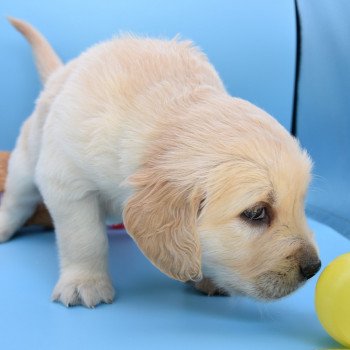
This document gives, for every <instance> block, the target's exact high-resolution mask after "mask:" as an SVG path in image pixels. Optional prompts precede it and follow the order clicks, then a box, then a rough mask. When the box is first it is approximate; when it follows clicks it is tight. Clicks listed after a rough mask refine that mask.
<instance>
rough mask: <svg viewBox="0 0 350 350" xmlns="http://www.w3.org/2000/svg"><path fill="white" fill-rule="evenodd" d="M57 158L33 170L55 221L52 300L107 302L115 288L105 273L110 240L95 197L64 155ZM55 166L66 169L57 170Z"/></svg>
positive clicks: (85, 181) (91, 304)
mask: <svg viewBox="0 0 350 350" xmlns="http://www.w3.org/2000/svg"><path fill="white" fill-rule="evenodd" d="M49 154H50V155H51V154H52V153H51V152H50V153H49ZM56 156H57V157H56V158H55V159H54V160H52V158H51V159H50V156H49V157H48V158H47V157H42V156H41V157H40V160H39V164H38V172H37V176H38V183H39V186H40V190H41V193H42V195H43V197H44V199H45V203H46V205H47V206H48V208H49V210H50V213H51V215H52V217H53V220H54V223H55V229H56V235H57V243H58V248H59V255H60V267H61V272H60V278H59V281H58V282H57V284H56V287H55V289H54V291H53V294H52V298H53V300H55V301H60V302H61V303H63V304H64V305H66V306H70V305H76V304H83V305H85V306H87V307H94V306H95V305H97V304H99V303H102V302H103V303H111V302H112V301H113V299H114V288H113V286H112V284H111V281H110V278H109V275H108V267H107V254H108V240H107V235H106V228H105V223H104V213H103V211H102V208H101V206H100V203H99V197H98V194H97V193H96V191H94V190H93V189H92V186H91V184H90V183H89V182H88V181H87V180H85V179H84V175H83V174H81V173H80V170H79V169H76V168H75V166H74V165H73V164H71V163H69V161H68V160H67V159H65V158H64V156H62V155H57V154H56ZM44 158H46V159H45V160H43V159H44ZM58 158H59V159H58ZM52 161H53V162H54V163H51V162H52ZM50 163H51V164H50ZM54 164H56V167H57V164H64V165H65V166H64V168H62V166H61V168H60V169H61V171H56V170H55V168H54V167H55V165H54ZM58 173H59V174H58Z"/></svg>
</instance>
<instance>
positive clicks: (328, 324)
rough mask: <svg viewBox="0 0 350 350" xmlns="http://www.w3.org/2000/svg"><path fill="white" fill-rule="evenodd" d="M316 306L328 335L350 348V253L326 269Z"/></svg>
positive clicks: (321, 280) (317, 294)
mask: <svg viewBox="0 0 350 350" xmlns="http://www.w3.org/2000/svg"><path fill="white" fill-rule="evenodd" d="M315 304H316V311H317V315H318V318H319V320H320V322H321V324H322V325H323V327H324V329H325V330H326V331H327V332H328V334H329V335H330V336H331V337H333V338H334V339H335V340H336V341H338V342H339V343H341V344H342V345H344V346H346V347H350V253H348V254H344V255H341V256H339V257H338V258H337V259H335V260H334V261H332V262H331V263H330V264H329V265H328V266H327V267H326V268H325V269H324V271H323V272H322V274H321V276H320V278H319V279H318V282H317V286H316V295H315Z"/></svg>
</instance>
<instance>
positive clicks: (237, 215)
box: [0, 19, 320, 307]
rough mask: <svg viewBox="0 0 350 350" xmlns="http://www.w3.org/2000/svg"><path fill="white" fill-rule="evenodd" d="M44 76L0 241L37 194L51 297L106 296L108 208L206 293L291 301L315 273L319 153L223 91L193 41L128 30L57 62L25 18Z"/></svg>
mask: <svg viewBox="0 0 350 350" xmlns="http://www.w3.org/2000/svg"><path fill="white" fill-rule="evenodd" d="M11 22H12V24H13V25H14V26H15V27H16V28H17V29H18V30H19V31H21V32H22V33H23V34H24V35H25V36H26V37H27V39H28V40H29V42H30V43H31V44H32V47H33V50H34V54H35V57H36V62H37V66H38V70H39V73H40V75H41V78H42V80H43V82H44V89H43V91H42V92H41V94H40V96H39V98H38V100H37V103H36V107H35V110H34V112H33V114H32V115H31V116H30V117H29V118H28V119H27V120H26V121H25V123H24V125H23V127H22V130H21V133H20V135H19V138H18V140H17V145H16V148H15V150H14V151H13V153H12V155H11V159H10V163H9V173H8V178H7V181H6V189H5V194H4V198H3V202H2V204H1V208H0V241H6V240H8V239H9V238H11V236H12V235H13V234H14V233H15V232H16V230H17V229H18V228H19V227H20V226H21V225H22V224H23V223H24V222H25V221H26V220H27V218H28V217H29V216H30V215H31V214H32V212H33V211H34V208H35V206H36V205H37V203H38V202H39V201H41V200H42V199H43V200H44V202H45V204H46V205H47V207H48V209H49V211H50V214H51V215H52V218H53V220H54V225H55V228H56V234H57V242H58V247H59V253H60V267H61V272H60V278H59V281H58V283H57V285H56V287H55V289H54V292H53V299H54V300H57V301H60V302H62V303H63V304H65V305H74V304H84V305H86V306H88V307H93V306H94V305H96V304H98V303H101V302H106V303H109V302H112V300H113V299H114V288H113V286H112V283H111V281H110V278H109V275H108V267H107V238H106V232H105V223H104V222H105V219H106V217H107V216H110V215H112V216H117V217H118V216H122V218H123V221H124V224H125V227H126V229H127V231H128V233H129V234H130V235H131V236H132V237H133V239H134V240H135V242H136V243H137V245H138V247H139V248H140V249H141V250H142V252H143V253H144V254H145V255H146V256H147V257H148V258H149V260H150V261H151V262H152V263H153V264H154V265H155V266H157V267H158V268H159V269H160V270H161V271H163V272H164V273H165V274H167V275H168V276H170V277H172V278H175V279H177V280H180V281H193V282H194V283H196V284H197V286H198V288H200V289H202V290H204V291H206V292H208V293H212V292H215V291H216V290H218V291H220V292H224V293H227V294H231V295H232V294H236V293H240V294H245V295H249V296H252V297H256V298H260V299H264V300H269V299H276V298H280V297H283V296H285V295H287V294H289V293H291V292H293V291H294V290H295V289H297V288H298V287H299V286H300V285H302V284H303V283H304V282H305V281H306V280H307V279H308V278H310V277H312V276H313V275H314V274H315V273H316V272H317V271H318V270H319V268H320V260H319V258H318V253H317V248H316V244H315V242H314V238H313V233H312V232H311V230H310V229H309V227H308V225H307V222H306V218H305V213H304V199H305V194H306V191H307V187H308V184H309V181H310V170H311V161H310V159H309V157H308V155H307V154H306V152H305V151H303V150H301V148H300V146H299V144H298V142H297V141H296V140H295V139H294V138H293V137H292V136H290V134H289V133H288V132H287V131H286V130H285V129H284V128H283V127H282V126H281V125H280V124H279V123H278V122H277V121H276V120H275V119H273V118H272V117H271V116H270V115H268V114H267V113H265V112H264V111H262V110H261V109H259V108H257V107H256V106H254V105H252V104H250V103H249V102H247V101H244V100H242V99H238V98H234V97H231V96H229V95H228V93H227V92H226V90H225V88H224V86H223V84H222V81H221V80H220V78H219V76H218V74H217V72H216V71H215V69H214V68H213V66H212V65H211V64H210V63H209V62H208V60H207V58H206V56H205V55H204V54H203V53H202V52H201V51H200V50H199V49H198V48H197V47H195V46H194V45H193V44H192V43H191V42H189V41H179V40H176V39H173V40H170V41H166V40H157V39H149V38H138V37H133V36H124V37H120V38H117V39H113V40H110V41H106V42H104V43H101V44H98V45H96V46H93V47H92V48H90V49H89V50H87V51H86V52H84V53H83V54H82V55H80V56H79V57H78V58H76V59H74V60H72V61H70V62H68V63H67V64H66V65H63V64H62V63H61V61H60V59H59V58H58V57H57V55H56V54H55V52H54V51H53V49H52V48H51V47H50V45H49V44H48V42H47V41H46V40H45V38H44V37H43V36H42V35H41V34H40V33H38V32H37V31H36V30H35V29H34V28H33V27H31V26H30V25H29V24H27V23H25V22H22V21H19V20H15V19H12V20H11Z"/></svg>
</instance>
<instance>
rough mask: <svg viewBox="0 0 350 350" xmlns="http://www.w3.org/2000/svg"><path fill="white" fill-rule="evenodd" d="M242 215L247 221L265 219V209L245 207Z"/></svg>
mask: <svg viewBox="0 0 350 350" xmlns="http://www.w3.org/2000/svg"><path fill="white" fill-rule="evenodd" d="M242 215H243V216H244V217H245V218H246V219H248V220H249V221H264V219H266V209H265V207H256V208H252V209H247V210H245V211H244V212H243V213H242Z"/></svg>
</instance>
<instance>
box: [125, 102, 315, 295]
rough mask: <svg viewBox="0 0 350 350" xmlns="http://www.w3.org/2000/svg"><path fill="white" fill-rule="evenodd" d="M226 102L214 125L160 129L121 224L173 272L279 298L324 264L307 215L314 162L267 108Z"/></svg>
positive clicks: (231, 290) (237, 290)
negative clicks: (220, 116)
mask: <svg viewBox="0 0 350 350" xmlns="http://www.w3.org/2000/svg"><path fill="white" fill-rule="evenodd" d="M223 105H224V104H223V103H219V104H218V105H217V106H216V108H215V111H216V113H217V111H218V110H220V108H221V110H222V118H221V121H220V122H219V121H215V122H214V123H213V124H210V123H211V122H210V123H208V124H206V123H205V119H202V120H200V119H198V120H197V123H198V124H197V126H195V125H192V127H193V128H192V129H191V126H189V125H186V126H185V125H183V126H178V125H177V126H176V127H174V128H173V129H172V130H171V131H169V130H168V132H171V133H172V134H166V132H164V138H163V139H162V140H160V141H159V143H157V142H156V143H155V144H156V145H158V146H157V147H156V149H154V150H153V154H154V157H153V159H152V160H150V161H149V162H147V163H146V164H145V165H144V166H143V167H142V168H141V169H140V170H139V171H138V172H137V173H136V174H135V175H134V176H132V177H131V178H130V179H129V180H130V184H131V185H132V186H133V188H134V190H135V192H134V194H133V195H132V196H131V198H129V200H128V202H127V203H126V205H125V208H124V223H125V226H126V228H127V230H128V231H129V233H130V234H131V235H132V236H133V238H134V239H135V241H136V243H137V244H138V246H139V247H140V248H141V250H142V251H143V252H144V253H145V255H146V256H147V257H148V258H149V259H150V260H151V261H152V262H153V263H154V264H155V265H156V266H157V267H158V268H159V269H160V270H162V271H163V272H165V273H166V274H168V275H169V276H171V277H173V278H176V279H178V280H181V281H187V280H200V279H201V278H202V277H203V276H204V277H207V278H209V279H210V280H211V281H212V282H213V283H214V284H215V285H216V286H217V287H218V289H220V290H222V291H224V292H227V293H229V294H234V293H242V294H246V295H250V296H253V297H256V298H260V299H265V300H269V299H276V298H280V297H283V296H285V295H287V294H289V293H291V292H292V291H294V290H295V289H296V288H298V287H299V286H300V285H302V284H303V283H304V282H305V281H306V280H307V279H308V278H310V277H312V276H313V275H314V274H315V273H316V272H317V271H318V269H319V267H320V261H319V258H318V253H317V247H316V244H315V242H314V239H313V234H312V232H311V230H310V229H309V227H308V226H307V222H306V218H305V214H304V199H305V195H306V191H307V187H308V184H309V181H310V171H311V161H310V159H309V157H308V156H307V154H306V153H305V152H304V151H302V150H301V149H300V147H299V145H298V143H297V141H296V140H294V139H293V138H292V137H291V136H290V135H289V134H288V132H286V131H285V130H284V129H283V128H282V127H281V126H280V125H279V124H278V123H277V122H276V121H275V120H274V119H272V118H271V117H270V116H268V115H267V114H266V113H264V112H263V111H261V110H259V109H258V108H256V107H254V106H253V105H250V104H249V103H247V102H244V101H241V100H236V99H235V100H234V101H232V100H230V103H229V104H228V105H227V106H226V108H223V107H222V106H223ZM192 114H194V115H196V114H197V115H199V114H200V111H192ZM192 120H193V123H195V122H196V117H194V118H193V119H192ZM210 120H212V119H210Z"/></svg>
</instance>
